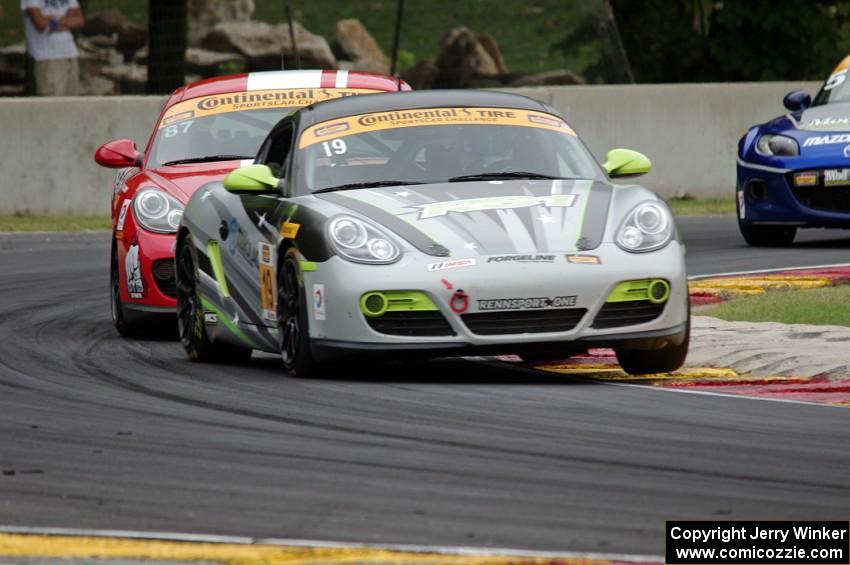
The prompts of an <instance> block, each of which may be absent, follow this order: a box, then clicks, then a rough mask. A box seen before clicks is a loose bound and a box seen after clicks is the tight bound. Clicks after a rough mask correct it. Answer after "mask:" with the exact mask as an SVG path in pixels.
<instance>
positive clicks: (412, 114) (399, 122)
mask: <svg viewBox="0 0 850 565" xmlns="http://www.w3.org/2000/svg"><path fill="white" fill-rule="evenodd" d="M456 125H494V126H517V127H531V128H539V129H548V130H552V131H557V132H560V133H564V134H567V135H573V136H574V135H575V132H574V131H573V129H572V128H571V127H570V126H569V125H567V123H566V122H565V121H564V120H562V119H561V118H559V117H557V116H553V115H551V114H546V113H543V112H530V111H528V110H518V109H516V108H418V109H414V110H393V111H391V112H375V113H371V114H360V115H357V116H349V117H346V118H340V119H337V120H329V121H327V122H322V123H320V124H316V125H314V126H310V127H309V128H307V129H306V130H304V133H302V134H301V141H300V143H299V146H298V147H299V148H300V149H304V148H305V147H309V146H311V145H315V144H316V143H321V142H323V141H327V140H330V139H336V138H338V137H345V136H347V135H354V134H358V133H365V132H374V131H381V130H389V129H396V128H409V127H418V126H456Z"/></svg>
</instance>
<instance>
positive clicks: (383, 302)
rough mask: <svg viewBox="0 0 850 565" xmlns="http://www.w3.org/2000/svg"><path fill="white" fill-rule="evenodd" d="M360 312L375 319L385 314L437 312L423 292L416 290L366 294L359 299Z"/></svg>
mask: <svg viewBox="0 0 850 565" xmlns="http://www.w3.org/2000/svg"><path fill="white" fill-rule="evenodd" d="M360 310H361V311H362V312H363V314H364V315H365V316H368V317H370V318H377V317H378V316H383V315H384V314H386V313H387V312H410V311H428V310H438V308H437V306H436V305H435V304H434V303H433V302H431V299H430V298H428V296H426V295H425V293H424V292H419V291H416V290H383V291H373V292H367V293H366V294H364V295H363V296H361V297H360Z"/></svg>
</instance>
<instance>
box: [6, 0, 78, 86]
mask: <svg viewBox="0 0 850 565" xmlns="http://www.w3.org/2000/svg"><path fill="white" fill-rule="evenodd" d="M21 11H22V12H23V13H24V32H25V34H26V36H27V51H28V52H29V56H30V58H31V59H32V68H33V79H34V82H35V94H37V95H38V96H76V95H77V94H79V92H80V69H79V65H78V62H77V57H78V55H79V54H78V53H77V46H76V44H75V43H74V37H73V36H72V35H71V30H72V29H77V28H80V27H82V26H83V23H84V19H83V12H82V10H80V5H79V4H78V3H77V0H21Z"/></svg>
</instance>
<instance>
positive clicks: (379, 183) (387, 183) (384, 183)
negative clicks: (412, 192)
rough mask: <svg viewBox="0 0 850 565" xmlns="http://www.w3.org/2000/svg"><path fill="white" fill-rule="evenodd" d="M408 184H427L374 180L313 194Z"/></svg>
mask: <svg viewBox="0 0 850 565" xmlns="http://www.w3.org/2000/svg"><path fill="white" fill-rule="evenodd" d="M408 184H425V183H424V182H421V181H415V180H373V181H369V182H352V183H349V184H341V185H339V186H329V187H328V188H320V189H319V190H314V191H313V194H320V193H322V192H336V191H337V190H355V189H358V188H377V187H379V186H404V185H408Z"/></svg>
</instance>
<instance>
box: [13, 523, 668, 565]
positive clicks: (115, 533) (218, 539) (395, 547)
mask: <svg viewBox="0 0 850 565" xmlns="http://www.w3.org/2000/svg"><path fill="white" fill-rule="evenodd" d="M0 533H6V534H25V535H54V536H84V537H103V538H124V539H139V540H153V541H156V540H159V541H181V542H201V543H219V544H235V545H279V546H292V547H323V548H352V549H378V550H388V551H406V552H410V553H436V554H441V555H467V556H482V557H486V556H491V555H492V556H517V557H554V558H567V559H604V560H608V561H631V562H636V563H663V561H664V558H663V557H661V556H655V555H631V554H623V553H594V552H581V551H536V550H529V549H511V548H502V547H494V548H490V547H467V546H451V545H417V544H377V543H375V544H371V543H347V542H340V541H327V540H309V539H289V538H253V537H246V536H226V535H215V534H191V533H168V532H141V531H134V530H97V529H92V530H89V529H78V528H51V527H28V526H0Z"/></svg>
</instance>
